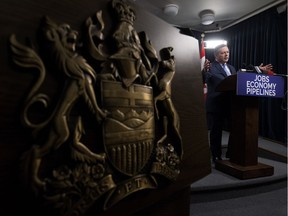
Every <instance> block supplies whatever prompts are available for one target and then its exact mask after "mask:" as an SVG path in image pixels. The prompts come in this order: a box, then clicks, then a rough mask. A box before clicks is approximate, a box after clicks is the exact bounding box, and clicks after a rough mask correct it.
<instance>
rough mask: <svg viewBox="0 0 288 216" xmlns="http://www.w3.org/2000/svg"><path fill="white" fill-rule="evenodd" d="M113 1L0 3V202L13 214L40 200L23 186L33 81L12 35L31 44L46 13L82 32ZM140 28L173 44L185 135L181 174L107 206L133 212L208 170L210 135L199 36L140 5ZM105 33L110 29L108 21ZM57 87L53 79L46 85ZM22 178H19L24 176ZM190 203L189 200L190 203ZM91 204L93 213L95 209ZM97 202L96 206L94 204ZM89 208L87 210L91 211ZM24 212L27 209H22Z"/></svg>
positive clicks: (175, 91)
mask: <svg viewBox="0 0 288 216" xmlns="http://www.w3.org/2000/svg"><path fill="white" fill-rule="evenodd" d="M108 2H109V1H104V0H101V1H89V0H82V1H76V0H73V1H68V0H67V1H66V0H63V1H59V0H58V1H54V0H50V1H36V0H35V1H34V0H21V1H18V0H2V1H1V3H0V25H1V33H0V52H1V58H0V65H1V70H0V80H1V87H0V97H1V109H0V121H1V125H0V191H1V195H0V196H1V200H6V201H5V202H1V203H0V207H1V209H2V207H3V208H4V207H5V209H7V210H8V211H9V212H11V214H10V215H15V214H16V213H17V212H18V211H19V210H21V213H23V212H25V213H28V214H29V213H31V212H33V210H32V209H31V208H37V206H35V205H33V203H31V202H32V201H31V199H30V198H29V196H28V195H26V194H25V192H23V191H21V190H20V188H19V179H18V167H19V158H20V157H21V155H22V153H23V152H24V151H25V150H27V149H29V148H30V147H31V145H32V143H31V134H29V133H28V132H27V131H26V130H25V129H24V128H23V126H22V124H21V122H20V116H19V115H20V112H21V109H22V105H23V102H24V100H25V97H26V95H27V92H28V89H29V88H30V86H31V83H32V82H33V79H34V77H33V75H32V74H30V73H25V72H24V71H21V70H19V68H17V67H15V65H14V64H13V63H12V61H11V56H10V53H9V43H8V39H9V36H10V35H11V34H15V35H16V36H17V39H18V40H20V41H21V42H23V43H24V42H25V40H26V39H28V41H31V42H32V44H33V43H35V41H37V38H36V31H37V29H38V26H39V23H40V20H41V19H42V17H43V16H44V15H47V16H49V17H51V18H52V19H53V20H55V21H56V22H58V23H62V22H65V23H68V24H70V25H71V26H72V28H74V29H76V30H78V31H79V32H81V26H82V25H83V22H84V20H85V19H86V18H87V17H89V16H91V15H93V14H95V12H96V11H98V10H100V9H102V10H103V14H104V19H107V20H110V21H111V17H109V16H108V15H105V12H106V11H107V4H108ZM136 13H137V21H136V23H135V26H134V27H135V28H136V30H137V31H139V32H140V31H145V32H146V33H147V35H148V37H149V39H150V40H151V42H152V44H153V46H154V47H155V48H156V50H157V51H159V50H160V49H161V48H163V47H168V46H171V47H173V48H174V50H173V55H174V56H175V58H176V75H175V78H174V79H173V81H172V99H173V101H174V105H175V107H176V110H177V111H178V113H179V115H180V121H181V135H182V138H183V145H184V146H183V148H184V158H183V162H182V165H181V174H180V176H179V177H178V179H177V181H176V182H175V183H173V184H170V185H168V186H167V187H164V188H159V189H157V190H153V191H148V192H147V191H146V192H144V193H139V194H135V196H132V197H133V198H131V197H130V198H129V197H128V198H126V199H125V200H123V201H122V202H121V203H120V204H119V205H117V206H115V207H113V208H112V209H110V210H109V211H108V212H107V215H115V214H116V213H117V212H118V213H119V211H120V212H123V211H124V212H126V213H127V215H128V214H130V213H131V214H132V213H135V212H137V211H139V210H140V209H143V208H147V207H148V206H150V205H153V204H155V203H157V202H159V201H160V200H163V199H165V198H167V197H169V196H171V195H172V194H174V193H176V192H178V191H181V190H183V189H185V188H189V187H190V184H191V183H193V182H195V181H196V180H198V179H200V178H202V177H204V176H206V175H207V174H209V173H210V171H211V167H210V155H209V145H208V138H207V126H206V117H205V113H204V103H203V91H202V78H201V74H200V62H199V47H198V41H197V40H196V39H194V38H191V37H189V36H185V35H182V34H180V33H179V30H178V29H176V28H174V27H172V26H171V25H169V24H167V23H165V22H163V21H162V20H160V19H158V18H156V17H154V16H152V15H151V14H148V13H146V12H145V11H142V10H140V9H138V8H136ZM107 28H108V29H107V30H105V31H106V32H105V33H108V32H109V25H108V26H107ZM44 88H46V89H47V90H48V91H53V88H54V83H53V81H51V82H50V83H49V85H47V86H45V87H44ZM20 181H21V179H20ZM188 205H189V204H188ZM93 208H94V207H91V209H92V210H91V212H90V213H91V215H93V214H94V213H93ZM95 208H96V207H95ZM90 213H89V214H90ZM23 214H24V213H23Z"/></svg>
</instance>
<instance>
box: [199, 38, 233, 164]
mask: <svg viewBox="0 0 288 216" xmlns="http://www.w3.org/2000/svg"><path fill="white" fill-rule="evenodd" d="M214 56H215V61H214V62H212V63H211V64H210V62H209V61H208V60H206V62H205V64H204V69H203V71H202V74H203V80H204V81H205V82H206V83H207V87H208V92H207V96H206V112H207V118H208V122H209V123H208V125H209V126H208V127H209V129H210V137H209V138H210V149H211V154H212V159H213V161H214V162H215V161H216V160H222V148H221V143H222V130H223V127H224V125H225V122H226V120H227V119H228V117H229V113H230V99H229V93H227V92H218V91H216V88H217V86H218V85H219V83H220V82H221V81H222V80H224V79H225V78H226V77H227V76H230V75H232V74H236V70H235V68H234V67H233V66H232V65H230V64H227V62H228V60H229V48H228V47H227V45H225V44H221V45H219V46H217V47H215V49H214Z"/></svg>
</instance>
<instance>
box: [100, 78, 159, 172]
mask: <svg viewBox="0 0 288 216" xmlns="http://www.w3.org/2000/svg"><path fill="white" fill-rule="evenodd" d="M101 92H102V106H103V108H104V109H105V110H107V111H108V113H109V114H108V116H107V118H106V119H105V121H104V125H103V143H104V148H105V151H106V154H107V156H108V157H109V159H110V161H111V162H112V164H113V166H114V167H115V168H116V169H117V170H118V171H120V172H121V173H123V174H126V175H128V176H133V175H135V174H137V173H139V172H140V171H141V169H142V168H143V167H145V164H146V163H147V161H148V160H149V158H150V155H151V153H152V151H153V147H154V144H153V143H154V128H155V126H154V124H155V123H154V108H153V89H152V88H151V87H149V86H145V85H139V84H132V85H130V86H129V87H124V86H123V84H122V83H121V82H115V81H106V80H103V81H102V85H101Z"/></svg>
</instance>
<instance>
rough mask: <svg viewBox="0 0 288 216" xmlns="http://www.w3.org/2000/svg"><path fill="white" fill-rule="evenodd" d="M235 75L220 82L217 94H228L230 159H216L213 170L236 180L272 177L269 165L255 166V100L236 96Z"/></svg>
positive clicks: (256, 160) (256, 113) (256, 162)
mask: <svg viewBox="0 0 288 216" xmlns="http://www.w3.org/2000/svg"><path fill="white" fill-rule="evenodd" d="M236 86H237V74H235V75H231V76H229V77H227V78H226V79H225V80H223V81H222V82H221V83H220V84H219V86H218V88H217V91H221V92H228V91H229V92H230V93H231V129H230V130H231V131H230V137H229V154H230V160H219V161H217V162H216V163H215V168H216V169H217V170H220V171H222V172H225V173H227V174H230V175H232V176H234V177H237V178H239V179H250V178H257V177H263V176H271V175H273V173H274V168H273V167H272V166H269V165H266V164H262V163H258V155H257V150H258V119H259V110H258V97H251V96H238V95H236Z"/></svg>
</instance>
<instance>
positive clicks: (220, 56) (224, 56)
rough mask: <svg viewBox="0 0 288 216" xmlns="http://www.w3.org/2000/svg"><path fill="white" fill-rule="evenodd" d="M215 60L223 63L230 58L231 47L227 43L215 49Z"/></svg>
mask: <svg viewBox="0 0 288 216" xmlns="http://www.w3.org/2000/svg"><path fill="white" fill-rule="evenodd" d="M214 56H215V60H216V61H218V62H219V63H221V64H224V63H227V62H228V60H229V48H228V47H227V45H225V44H220V45H218V46H216V47H215V49H214Z"/></svg>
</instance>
